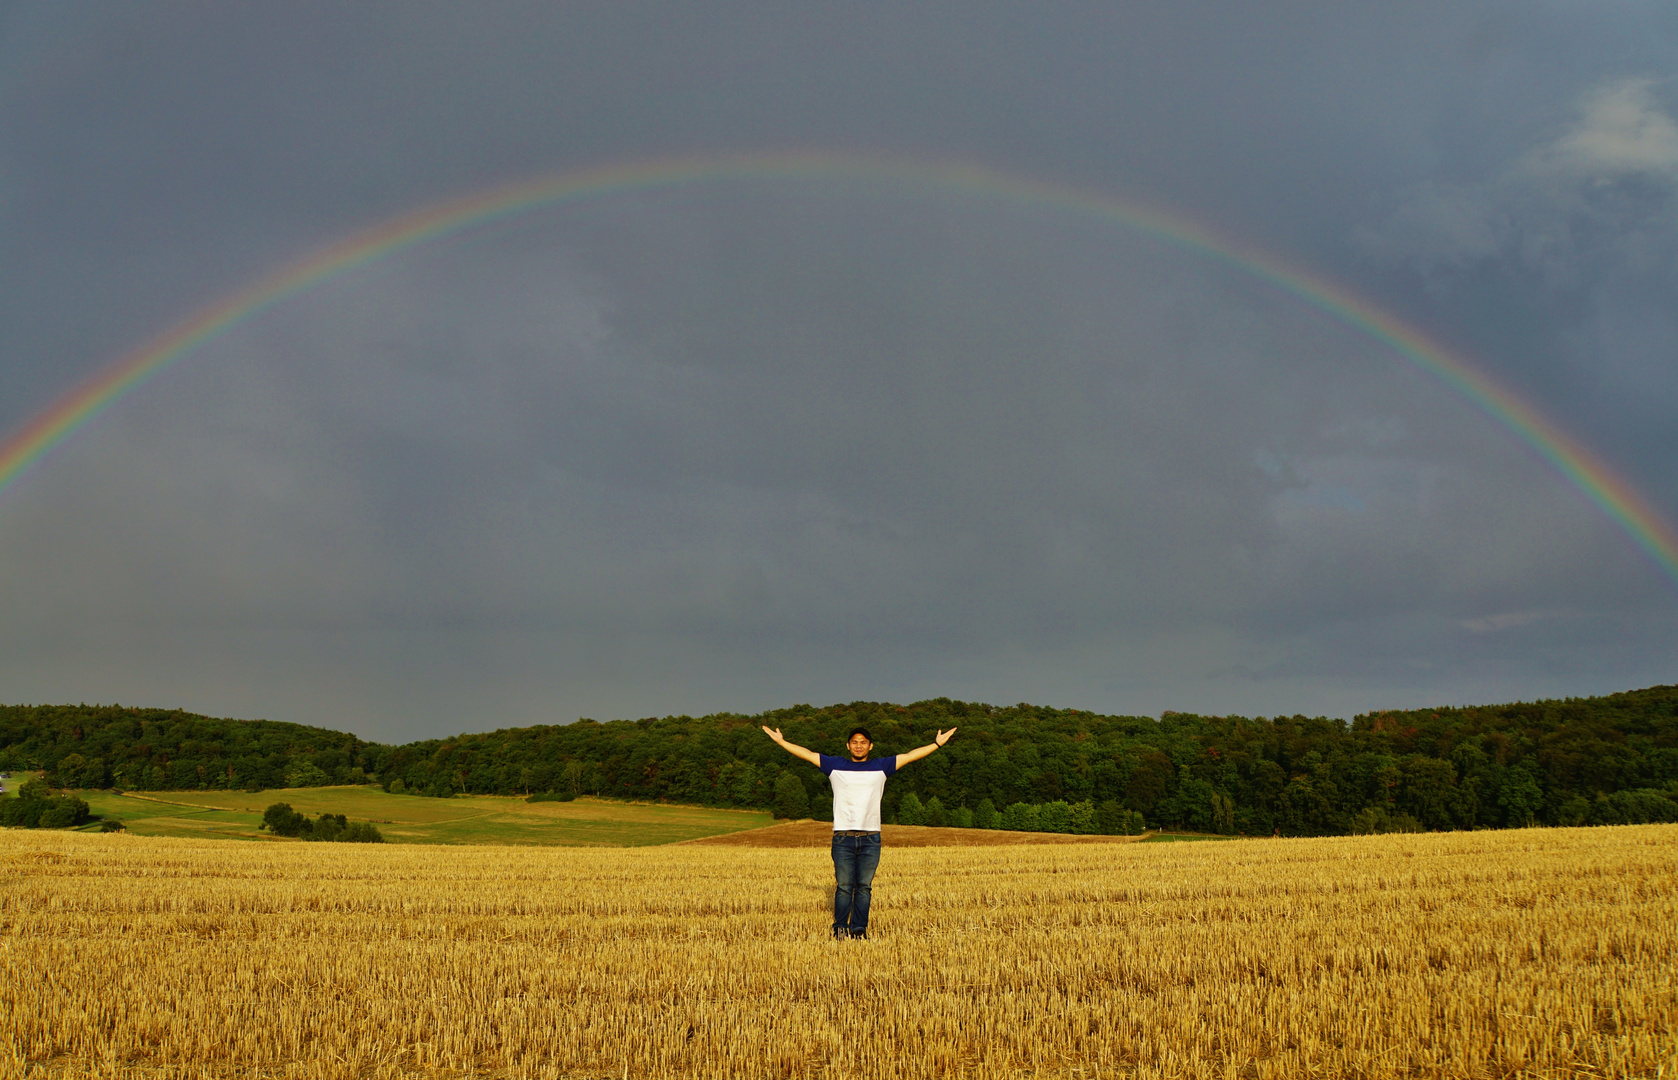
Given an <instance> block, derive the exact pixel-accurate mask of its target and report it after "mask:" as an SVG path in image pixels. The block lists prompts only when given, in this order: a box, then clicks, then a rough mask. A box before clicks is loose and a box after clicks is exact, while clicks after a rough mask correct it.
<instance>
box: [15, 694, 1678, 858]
mask: <svg viewBox="0 0 1678 1080" xmlns="http://www.w3.org/2000/svg"><path fill="white" fill-rule="evenodd" d="M765 724H767V725H768V726H770V727H777V728H781V729H783V731H784V734H785V735H786V737H787V738H788V739H790V740H791V741H793V742H795V743H799V744H801V745H804V746H807V747H810V748H811V749H814V750H818V751H821V752H823V753H829V754H838V753H840V752H841V743H842V741H843V739H844V737H845V735H846V733H847V732H848V731H849V730H850V729H851V728H852V727H855V726H865V727H867V728H869V730H870V731H871V732H872V734H873V737H874V740H875V751H874V752H875V754H876V755H877V756H884V755H888V754H896V753H901V752H903V751H907V750H910V749H913V748H914V747H917V746H921V745H924V744H926V743H927V742H929V741H931V739H932V736H933V733H934V732H935V731H936V730H937V729H940V728H949V727H952V726H958V727H959V728H960V732H959V734H958V735H957V736H956V737H955V739H953V740H952V741H951V742H950V744H949V745H948V746H947V747H945V748H944V749H943V750H940V751H938V752H937V753H935V754H933V755H932V756H931V757H929V758H927V759H925V760H923V761H920V762H917V763H915V764H913V765H910V766H909V767H907V768H905V769H904V770H903V771H902V772H901V773H900V774H899V775H898V776H897V777H896V778H895V779H893V781H892V782H891V783H890V784H888V785H887V786H886V796H885V813H886V816H887V820H888V821H897V822H900V823H904V824H946V825H962V826H973V827H1001V828H1024V829H1041V830H1048V831H1067V832H1109V833H1110V832H1132V831H1135V830H1137V829H1138V828H1140V827H1141V826H1142V825H1143V823H1146V825H1147V827H1149V828H1172V829H1184V830H1192V831H1197V832H1207V833H1222V834H1227V835H1235V834H1245V835H1266V836H1268V835H1273V834H1275V833H1280V834H1281V835H1284V836H1321V835H1335V834H1344V833H1368V832H1388V831H1409V830H1441V829H1471V828H1505V827H1515V826H1524V825H1530V824H1548V825H1585V824H1623V823H1638V822H1649V821H1678V687H1674V686H1657V687H1651V688H1649V689H1645V690H1636V691H1630V692H1627V693H1620V694H1611V695H1608V696H1605V697H1596V698H1570V699H1566V700H1559V701H1540V702H1533V703H1517V704H1508V705H1488V706H1474V707H1461V708H1439V709H1419V710H1410V711H1393V712H1376V713H1369V714H1366V715H1362V716H1358V717H1356V718H1354V719H1353V720H1352V721H1351V722H1349V723H1348V722H1346V721H1343V720H1335V719H1325V718H1323V717H1316V718H1307V717H1304V716H1286V717H1270V718H1265V717H1256V718H1247V717H1240V716H1197V715H1192V714H1187V713H1170V712H1168V713H1165V714H1164V715H1162V716H1160V717H1159V718H1158V719H1155V718H1152V717H1144V716H1104V715H1099V714H1096V713H1090V712H1081V711H1078V710H1074V709H1053V708H1045V707H1041V706H1032V705H1023V704H1022V705H1012V706H1005V707H998V706H993V705H983V704H975V703H969V702H960V701H951V700H949V699H946V698H939V699H936V700H932V701H921V702H916V703H914V704H912V705H891V704H880V703H875V702H855V703H852V704H848V705H831V706H827V707H825V708H816V707H812V706H809V705H796V706H793V707H791V708H787V709H777V710H774V711H771V712H767V713H763V714H760V715H757V716H743V715H737V714H717V715H712V716H703V717H698V718H695V717H691V716H667V717H660V718H648V719H643V720H614V721H610V722H605V723H600V722H596V721H594V720H588V719H584V720H579V721H577V722H575V723H571V724H555V725H539V726H534V727H525V728H509V729H504V730H500V731H493V732H485V733H478V734H463V735H459V736H456V737H454V738H449V739H427V740H423V741H420V742H413V743H408V744H405V745H401V746H387V745H382V744H379V743H371V742H366V741H363V740H361V739H358V738H357V737H355V736H354V735H349V734H345V733H343V732H339V731H331V730H328V729H325V728H315V727H305V726H302V725H298V724H287V723H278V722H274V721H267V720H250V721H244V720H225V719H215V718H211V717H205V716H197V715H194V714H191V713H186V712H182V711H179V710H176V711H169V710H162V709H145V708H130V707H124V706H120V705H97V706H89V705H14V706H0V770H7V769H9V770H22V769H40V770H45V771H46V777H45V779H46V781H47V783H48V785H49V786H50V787H52V788H55V789H85V788H118V789H125V790H142V791H159V790H171V789H174V790H180V789H207V788H209V789H213V788H236V789H241V790H246V791H260V790H265V789H270V788H282V787H314V786H324V785H331V784H379V785H381V786H382V787H384V788H385V789H386V790H387V791H391V792H399V793H404V792H405V793H409V794H412V795H414V796H416V797H425V796H430V797H440V798H447V797H450V796H452V795H455V794H467V793H469V794H501V795H525V796H532V795H547V794H558V795H564V794H588V795H598V796H605V797H615V798H624V799H645V800H662V801H669V802H680V803H695V804H701V805H708V806H736V807H766V808H773V809H775V810H776V812H777V813H779V814H781V815H782V816H814V817H822V816H823V815H824V814H825V813H829V812H830V807H831V802H830V800H829V797H828V794H827V792H828V787H827V781H826V778H825V777H823V776H822V775H821V773H820V772H819V771H818V770H816V769H815V768H813V767H811V766H809V765H807V764H804V763H803V762H800V761H797V760H795V759H793V758H791V757H790V756H789V755H787V754H786V753H785V752H784V751H782V750H781V749H779V748H778V747H777V746H775V744H774V743H772V742H771V741H770V740H769V739H768V738H767V737H765V736H764V734H763V732H762V731H761V730H760V726H761V725H765Z"/></svg>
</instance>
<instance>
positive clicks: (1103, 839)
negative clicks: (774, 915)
mask: <svg viewBox="0 0 1678 1080" xmlns="http://www.w3.org/2000/svg"><path fill="white" fill-rule="evenodd" d="M880 839H881V841H882V842H883V843H884V844H886V845H887V846H888V847H998V846H1003V845H1011V844H1128V843H1134V842H1135V841H1137V840H1140V839H1142V837H1140V836H1074V835H1072V834H1070V833H1041V832H1008V831H1006V830H1004V829H941V828H934V827H932V826H930V825H882V826H881V827H880ZM832 842H833V824H832V823H831V822H827V821H790V822H787V823H786V824H784V825H770V826H768V827H767V828H762V829H747V830H746V831H744V832H734V833H725V834H723V835H722V836H706V837H701V838H700V839H698V840H681V841H678V842H677V843H676V844H672V845H670V846H671V847H677V846H681V845H701V846H706V847H766V848H793V847H822V848H824V847H827V846H828V845H829V844H831V843H832Z"/></svg>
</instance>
